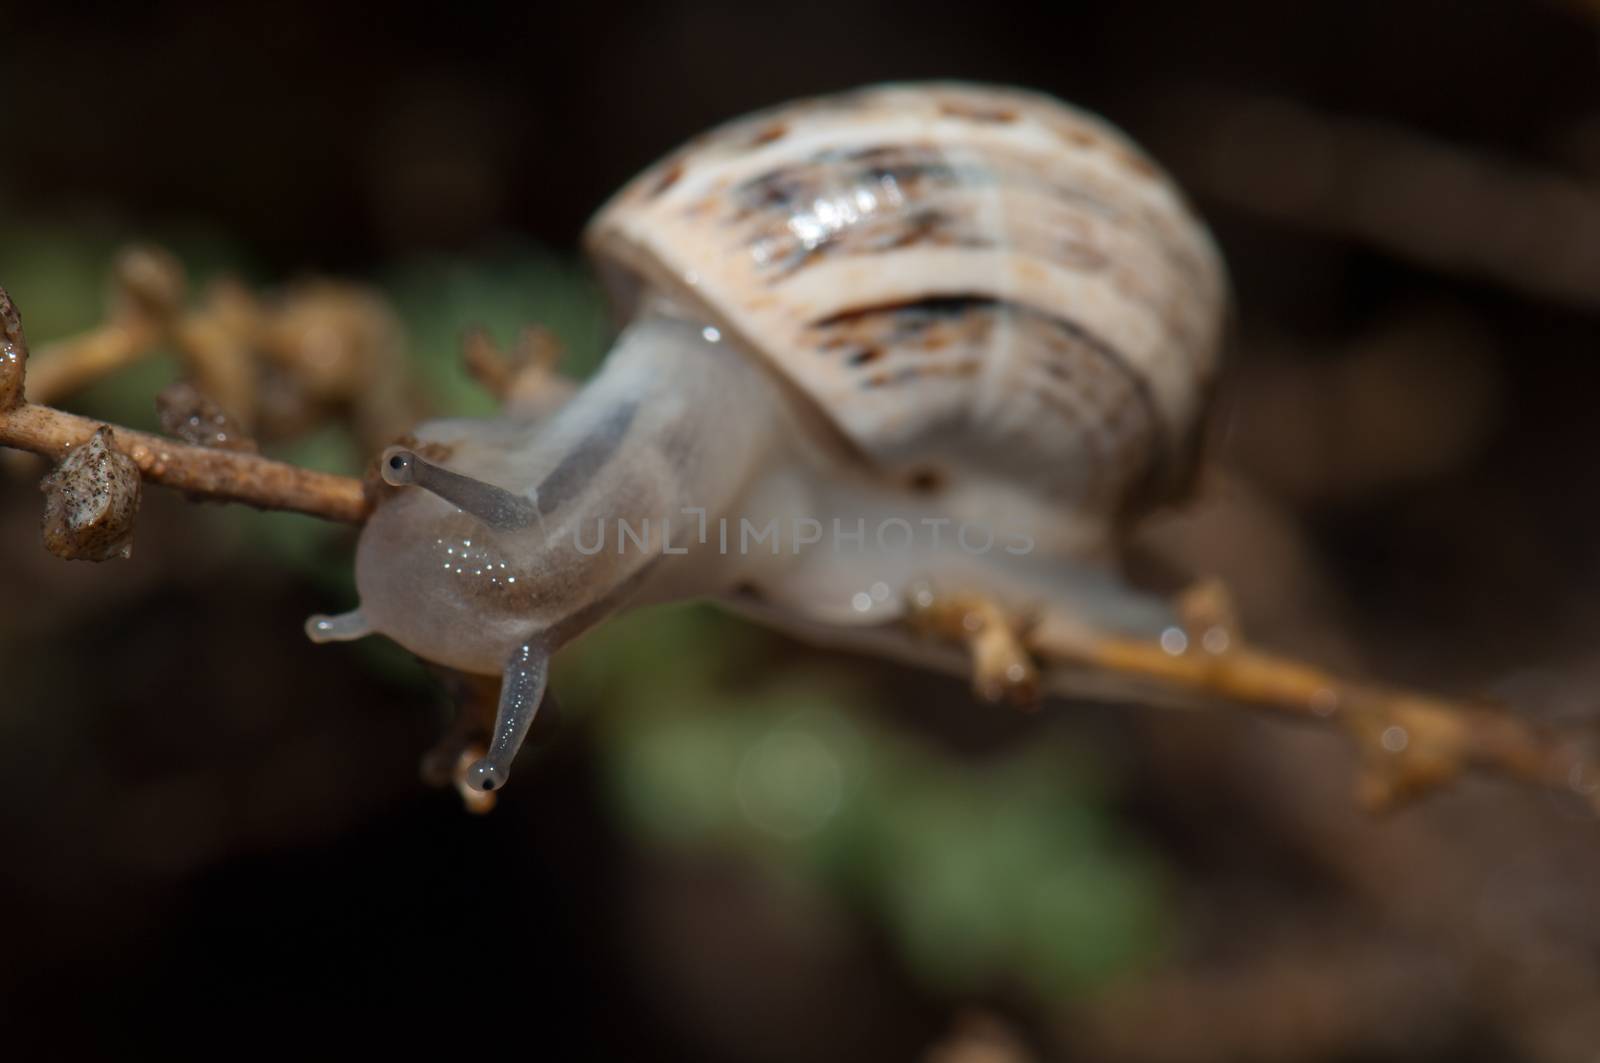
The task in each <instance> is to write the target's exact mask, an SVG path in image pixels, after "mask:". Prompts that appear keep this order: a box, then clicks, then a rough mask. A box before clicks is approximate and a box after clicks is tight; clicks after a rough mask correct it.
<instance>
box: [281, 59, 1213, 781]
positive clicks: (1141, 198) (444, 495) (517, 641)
mask: <svg viewBox="0 0 1600 1063" xmlns="http://www.w3.org/2000/svg"><path fill="white" fill-rule="evenodd" d="M589 243H590V249H591V251H592V253H593V254H594V256H595V257H596V260H597V262H598V264H599V266H600V268H601V272H602V275H603V276H604V277H605V278H606V280H607V282H608V284H609V285H610V287H611V290H612V295H613V299H614V302H615V303H616V304H617V305H618V307H619V309H620V310H621V311H622V312H623V313H624V314H625V315H627V316H628V317H630V318H631V323H630V324H628V325H627V327H626V328H625V329H624V330H623V332H622V334H621V336H620V337H619V339H618V341H617V343H616V345H615V346H614V348H613V350H612V351H611V353H610V355H609V356H608V358H607V360H606V362H605V364H604V366H603V367H602V370H601V371H600V372H599V373H598V374H597V375H596V376H595V377H594V379H593V380H591V381H590V382H589V383H588V384H587V385H586V386H585V387H584V388H583V389H582V390H581V391H579V392H578V393H577V395H576V396H575V397H574V398H572V399H571V400H570V401H569V402H568V403H567V404H566V405H565V406H564V407H562V408H561V409H560V410H559V411H558V412H556V413H555V414H554V415H553V416H549V417H547V418H544V419H543V420H538V421H535V420H530V419H526V418H522V417H519V416H517V415H516V414H515V412H514V411H512V412H508V413H507V415H505V416H503V417H500V418H497V419H494V420H489V421H466V420H447V421H436V422H432V423H429V424H427V425H424V426H422V427H420V428H419V429H418V430H417V431H416V433H415V439H416V443H415V444H414V445H413V446H411V447H409V448H407V449H401V448H391V450H390V451H389V452H387V453H386V454H385V455H384V456H383V459H382V463H381V466H380V467H381V470H382V473H383V476H384V478H385V480H386V481H387V482H388V483H389V484H391V485H392V486H393V487H394V488H395V490H394V491H393V492H392V493H391V494H390V495H389V496H388V497H386V498H385V499H384V500H383V501H382V502H381V503H380V504H379V506H378V507H377V510H376V512H375V513H374V514H373V516H372V518H371V519H370V520H369V522H368V524H367V527H366V529H365V530H364V531H363V533H362V536H361V542H360V545H359V548H358V553H357V560H356V579H357V585H358V588H359V590H360V594H361V607H360V609H358V610H357V611H356V612H353V613H350V614H346V615H344V616H341V617H335V618H313V619H312V620H311V621H310V622H309V623H308V630H309V632H310V633H311V635H312V637H313V638H316V639H319V640H330V639H345V638H356V637H360V636H362V635H365V634H368V633H374V632H376V633H381V634H384V635H387V636H389V637H391V638H393V639H395V640H396V641H397V642H399V643H401V644H402V645H404V646H406V647H407V648H408V649H411V650H412V651H414V652H416V653H417V654H419V655H421V656H423V657H425V658H427V659H429V660H432V661H435V662H437V663H439V664H442V665H446V666H448V667H452V668H456V669H460V670H463V671H468V672H476V673H484V674H501V675H502V676H503V677H504V684H503V687H502V694H501V702H500V707H499V715H498V718H497V720H496V723H495V728H494V733H493V735H492V739H491V746H490V749H489V752H488V755H487V756H486V757H485V758H484V759H483V760H482V761H480V762H479V763H478V764H477V765H476V766H475V767H474V768H473V769H472V771H471V773H470V778H469V782H471V784H472V785H474V786H475V787H478V788H480V789H494V788H498V787H499V786H502V785H503V784H504V782H505V780H506V778H507V776H508V773H509V769H510V763H511V760H512V758H513V757H514V756H515V755H516V752H517V748H518V746H519V745H520V744H521V741H522V737H523V735H524V734H525V733H526V731H527V727H528V723H529V722H530V721H531V719H532V717H533V713H534V712H535V710H536V709H537V707H538V704H539V701H540V698H541V696H542V693H543V688H544V683H545V676H546V672H547V665H548V660H549V657H550V655H551V654H552V653H553V652H555V650H556V649H558V648H559V647H560V646H561V645H562V644H564V643H565V642H567V641H568V640H570V639H571V638H573V637H574V636H576V635H577V634H579V633H581V632H582V631H583V630H585V629H586V628H588V627H589V626H591V625H592V624H594V623H595V622H596V621H598V620H600V619H601V618H602V617H604V616H606V615H608V614H609V613H611V612H614V611H615V610H617V609H619V608H621V607H623V606H624V605H636V604H643V603H647V602H653V601H667V600H677V599H685V598H696V597H709V598H718V599H722V600H725V601H730V602H735V603H745V604H747V605H748V604H752V603H754V604H755V605H756V607H757V609H758V612H759V615H760V616H761V617H762V618H763V619H766V620H769V621H772V622H777V623H789V622H792V623H793V626H795V627H797V628H805V629H811V630H817V629H820V630H825V631H830V632H848V631H852V630H857V631H866V630H869V628H872V627H876V626H879V625H882V624H883V623H884V622H886V621H889V620H892V619H894V618H896V617H897V616H898V615H899V613H900V611H901V609H902V603H903V602H904V601H905V598H906V595H907V592H908V589H909V588H911V587H912V586H914V585H921V584H928V585H932V586H933V587H935V588H937V589H938V591H939V592H940V593H952V594H956V593H959V594H974V595H981V596H982V597H984V598H986V599H989V600H993V601H995V602H996V603H998V604H1001V605H1003V606H1005V607H1008V608H1011V609H1019V610H1020V609H1027V608H1031V607H1034V606H1037V605H1039V604H1042V603H1048V604H1049V605H1050V606H1051V607H1052V608H1053V609H1055V610H1057V611H1059V612H1062V613H1064V614H1065V615H1069V616H1073V617H1075V618H1077V619H1079V620H1080V621H1081V622H1082V623H1084V624H1085V625H1087V626H1091V627H1094V628H1097V629H1102V630H1104V629H1111V630H1120V631H1125V632H1132V633H1140V634H1153V633H1154V632H1156V631H1159V630H1160V628H1161V627H1163V626H1164V625H1166V624H1168V623H1170V622H1171V612H1170V610H1169V609H1168V607H1167V606H1166V604H1165V603H1163V602H1161V601H1159V600H1156V599H1153V598H1148V597H1145V596H1142V595H1140V594H1138V593H1136V592H1134V591H1132V590H1130V589H1128V588H1127V587H1126V586H1124V584H1123V583H1122V582H1121V581H1120V580H1119V578H1118V576H1117V574H1116V571H1115V568H1114V562H1115V555H1116V549H1115V547H1116V540H1117V535H1118V528H1119V527H1120V526H1121V525H1122V524H1123V523H1124V522H1126V520H1128V519H1130V517H1131V516H1132V515H1134V514H1136V513H1137V512H1138V511H1140V510H1142V509H1143V508H1145V507H1147V506H1149V505H1150V504H1152V503H1153V502H1157V501H1160V500H1162V499H1163V498H1164V497H1166V496H1168V495H1170V494H1171V493H1172V492H1173V490H1174V489H1175V487H1176V485H1178V484H1179V483H1181V482H1182V480H1183V478H1184V471H1185V469H1186V468H1187V466H1188V465H1189V464H1190V463H1191V462H1192V460H1193V442H1192V441H1193V438H1194V434H1195V426H1196V423H1197V421H1198V419H1199V416H1200V414H1201V412H1202V408H1203V400H1204V395H1205V392H1206V391H1207V389H1208V384H1209V381H1210V378H1211V376H1212V374H1213V371H1214V366H1215V361H1216V350H1217V344H1218V334H1219V332H1220V322H1221V316H1222V306H1223V302H1224V298H1225V283H1224V278H1223V273H1222V268H1221V264H1220V261H1219V259H1218V257H1217V255H1216V252H1215V250H1214V248H1213V247H1212V245H1211V242H1210V239H1209V237H1208V236H1207V235H1206V233H1205V230H1204V228H1203V226H1201V224H1200V223H1199V222H1198V221H1197V220H1196V219H1195V218H1194V217H1193V215H1192V214H1191V213H1190V212H1189V211H1188V209H1187V207H1186V206H1185V205H1184V203H1183V201H1182V199H1181V197H1180V196H1179V195H1178V193H1177V192H1176V190H1175V189H1174V188H1173V187H1172V185H1171V184H1170V182H1169V181H1168V180H1167V179H1166V178H1165V177H1164V176H1163V175H1162V174H1161V173H1160V172H1159V171H1158V170H1157V169H1156V168H1155V167H1154V166H1153V164H1151V163H1150V162H1149V161H1148V160H1147V159H1145V157H1144V156H1143V155H1142V154H1140V153H1139V152H1138V150H1137V149H1136V148H1134V147H1133V146H1132V145H1131V144H1129V143H1128V142H1127V141H1126V140H1125V139H1124V138H1123V137H1122V136H1121V135H1120V134H1118V133H1117V132H1116V131H1114V130H1112V129H1111V128H1110V127H1108V126H1106V125H1104V124H1103V123H1101V122H1099V121H1098V120H1096V119H1093V118H1092V117H1090V116H1087V115H1084V114H1082V113H1081V112H1078V111H1075V110H1073V109H1071V108H1069V107H1066V106H1065V105H1063V104H1060V103H1058V102H1056V101H1053V100H1049V99H1047V98H1045V97H1041V96H1037V95H1034V94H1031V93H1026V92H1021V91H1017V90H1007V89H993V88H984V87H978V86H963V85H949V84H936V85H906V86H886V87H882V88H877V89H869V90H863V91H861V92H857V93H852V94H848V95H845V96H840V97H831V98H827V99H823V100H817V101H808V102H805V103H801V104H795V105H792V106H790V107H788V108H783V109H780V110H777V111H773V112H769V113H767V114H764V115H758V116H755V117H753V118H749V119H745V120H743V121H741V122H735V123H732V124H730V125H728V126H725V127H723V128H722V129H720V130H717V131H715V132H714V133H712V134H710V135H709V136H707V137H705V138H701V139H700V140H698V141H696V142H694V143H693V144H691V145H690V146H688V147H687V148H685V149H684V150H683V151H681V152H679V153H678V154H676V155H674V156H671V157H669V158H668V159H666V160H663V161H662V162H661V163H660V164H658V165H657V166H656V167H654V168H652V169H651V170H649V171H647V172H646V173H644V174H642V175H641V176H640V177H639V178H638V179H636V180H635V181H634V182H632V183H631V184H630V185H629V186H628V187H627V188H625V189H624V190H623V191H622V192H621V193H619V194H618V196H617V197H616V198H615V199H614V200H613V201H612V202H611V203H610V204H609V205H608V206H607V207H606V208H605V209H604V210H602V212H601V213H600V214H599V215H598V216H597V217H596V220H595V222H594V223H593V224H592V226H591V229H590V233H589ZM769 529H775V532H776V536H775V540H774V538H772V537H767V536H771V535H772V531H770V530H769ZM762 533H766V536H763V534H762ZM752 535H754V536H755V538H754V539H752Z"/></svg>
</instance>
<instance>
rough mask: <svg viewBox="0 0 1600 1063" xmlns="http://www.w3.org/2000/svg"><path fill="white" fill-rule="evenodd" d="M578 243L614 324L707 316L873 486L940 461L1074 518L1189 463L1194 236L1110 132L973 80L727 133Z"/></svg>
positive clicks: (631, 193) (1195, 371)
mask: <svg viewBox="0 0 1600 1063" xmlns="http://www.w3.org/2000/svg"><path fill="white" fill-rule="evenodd" d="M588 242H589V246H590V249H591V251H592V252H593V254H594V256H595V258H596V259H597V261H598V262H599V264H600V267H601V271H602V275H603V276H604V277H605V279H606V280H607V283H608V285H609V286H610V288H611V291H612V295H613V298H614V300H615V301H616V302H617V303H618V304H619V308H620V309H621V310H622V311H623V312H624V313H631V312H632V310H633V308H634V306H635V305H636V302H637V300H638V299H639V298H640V297H641V295H642V293H645V292H649V291H659V292H663V293H666V294H667V295H669V296H670V297H671V298H672V299H674V300H675V301H677V302H678V303H680V304H682V305H685V306H687V307H689V308H690V309H691V310H693V311H695V312H698V313H702V314H704V315H705V316H706V317H707V318H708V319H709V320H711V321H713V322H714V323H716V324H717V325H718V327H720V328H722V329H723V330H724V331H725V332H728V333H729V334H730V336H731V337H732V338H733V339H735V340H736V341H738V342H740V343H742V344H744V345H745V346H746V347H747V348H749V349H750V350H752V351H754V352H756V353H758V354H760V355H761V356H763V357H766V358H767V359H769V360H770V361H771V363H772V364H773V365H774V366H776V367H777V368H778V369H779V370H780V371H781V372H782V373H783V374H784V375H785V376H786V377H787V378H788V379H789V380H790V381H791V382H793V383H794V384H796V385H797V386H798V387H799V388H800V390H801V391H803V392H804V393H806V394H808V395H810V396H811V397H812V398H813V399H815V400H816V402H817V403H818V405H819V406H820V408H821V409H822V410H823V411H824V412H825V413H826V414H827V415H828V416H829V417H830V418H832V420H833V421H834V422H835V423H836V424H837V425H838V426H839V427H840V428H841V429H843V431H844V432H845V433H846V434H847V435H848V436H849V437H850V438H851V439H852V440H853V441H854V442H855V443H856V445H857V446H858V447H859V448H860V449H861V450H862V451H863V452H864V453H865V454H866V455H867V456H868V457H869V458H870V459H872V460H873V461H874V462H876V463H878V464H879V465H880V466H882V468H883V469H884V470H885V471H889V472H896V471H904V470H907V469H913V468H915V467H917V466H918V465H919V464H923V463H926V461H927V460H928V459H929V458H930V457H934V458H938V459H940V460H941V461H942V462H943V463H945V464H947V465H949V466H950V467H953V468H955V469H956V470H958V471H966V472H972V473H981V474H983V475H986V476H998V477H1000V478H1003V479H1006V480H1010V481H1012V482H1015V483H1017V484H1019V485H1020V486H1022V487H1024V488H1026V489H1027V490H1029V491H1032V492H1034V493H1036V494H1038V495H1040V496H1041V497H1042V501H1044V502H1046V504H1048V505H1052V506H1061V507H1072V508H1076V509H1079V510H1090V511H1104V512H1110V511H1113V510H1116V509H1118V508H1120V507H1122V506H1124V505H1125V504H1126V503H1127V500H1128V497H1129V496H1130V494H1132V493H1134V492H1140V493H1149V492H1150V491H1151V490H1152V488H1153V487H1154V488H1156V489H1158V490H1159V487H1160V483H1161V481H1163V480H1164V479H1167V478H1170V477H1171V476H1172V475H1174V474H1175V470H1178V469H1180V468H1181V467H1183V466H1184V465H1185V464H1186V460H1185V459H1186V454H1185V449H1186V448H1187V447H1188V446H1190V440H1191V438H1192V434H1193V433H1192V431H1191V429H1192V427H1193V424H1194V422H1195V421H1196V419H1197V418H1198V416H1199V413H1200V406H1201V402H1202V399H1203V396H1204V393H1205V391H1206V387H1207V384H1208V382H1209V380H1210V378H1211V377H1212V375H1213V374H1214V371H1215V367H1216V361H1217V356H1218V345H1219V337H1220V331H1221V319H1222V315H1223V307H1224V303H1225V300H1226V281H1225V277H1224V273H1223V268H1222V264H1221V261H1220V258H1219V256H1218V254H1217V252H1216V250H1215V248H1214V246H1213V245H1212V243H1211V240H1210V237H1209V235H1208V234H1207V233H1206V231H1205V229H1204V227H1203V226H1202V225H1201V223H1200V222H1199V221H1198V220H1197V219H1196V218H1195V217H1194V215H1193V214H1192V213H1191V212H1190V211H1189V209H1188V207H1187V206H1186V204H1185V203H1184V202H1183V200H1182V197H1181V195H1180V194H1179V193H1178V192H1177V190H1176V189H1175V188H1174V187H1173V185H1172V183H1171V182H1170V181H1169V180H1168V179H1167V178H1166V177H1165V175H1163V174H1162V173H1161V172H1160V171H1159V170H1158V169H1157V168H1156V167H1155V166H1154V165H1153V164H1152V163H1151V162H1150V161H1149V160H1148V159H1147V158H1146V157H1145V156H1144V155H1143V154H1142V153H1141V152H1140V151H1139V150H1138V149H1137V148H1136V147H1134V146H1133V145H1132V144H1131V143H1130V142H1129V141H1128V140H1127V139H1126V138H1125V137H1124V136H1123V135H1122V134H1120V133H1119V132H1117V131H1116V130H1114V129H1112V128H1111V127H1110V126H1108V125H1106V124H1105V123H1103V122H1101V121H1099V120H1098V119H1096V118H1093V117H1092V116H1090V115H1087V114H1085V113H1083V112H1080V111H1077V110H1075V109H1073V108H1071V107H1068V106H1067V105H1065V104H1062V103H1060V102H1058V101H1056V100H1053V99H1050V98H1048V97H1045V96H1040V95H1037V94H1033V93H1028V92H1023V91H1019V90H1014V89H999V88H989V87H983V86H970V85H959V84H926V85H889V86H883V87H878V88H872V89H865V90H859V91H857V92H852V93H846V94H842V95H839V96H832V97H824V98H822V99H818V100H812V101H805V102H802V103H798V104H793V105H789V106H786V107H783V108H779V109H776V110H773V111H769V112H765V113H763V114H758V115H755V116H752V117H749V118H745V119H742V120H739V121H735V122H732V123H729V124H727V125H725V126H722V127H720V128H718V129H716V130H713V131H712V132H710V133H708V134H706V135H704V136H702V137H700V138H698V139H696V140H695V141H692V142H690V143H689V144H688V145H686V146H685V147H684V148H683V149H681V150H680V151H679V152H677V153H675V154H674V155H671V156H669V157H668V158H666V159H664V160H662V161H661V162H659V163H658V164H656V165H655V166H654V167H652V168H651V169H649V170H647V171H646V172H645V173H643V174H641V175H640V176H639V177H638V178H636V179H635V180H634V181H633V182H631V183H630V184H629V185H628V186H627V187H625V188H624V189H623V190H622V191H621V192H620V193H619V194H618V195H617V196H616V198H615V199H613V200H612V201H611V203H609V204H608V205H607V206H606V207H605V208H604V209H603V210H602V211H601V212H600V213H599V214H598V215H597V216H596V218H595V220H594V222H593V223H592V224H591V227H590V230H589V233H588ZM958 474H959V472H958Z"/></svg>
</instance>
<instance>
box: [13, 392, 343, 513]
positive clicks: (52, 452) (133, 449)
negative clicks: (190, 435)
mask: <svg viewBox="0 0 1600 1063" xmlns="http://www.w3.org/2000/svg"><path fill="white" fill-rule="evenodd" d="M102 426H105V427H109V428H110V429H111V434H112V438H113V439H114V440H115V442H116V446H117V449H118V450H120V451H121V452H122V453H124V454H126V455H127V456H128V457H130V458H132V459H133V462H134V464H136V465H138V466H139V472H140V474H141V475H142V476H143V477H144V478H145V479H146V480H148V481H149V482H151V483H157V484H161V485H162V486H163V487H173V488H176V489H178V490H180V491H183V492H186V493H187V494H191V495H196V496H198V497H200V498H206V499H211V500H213V501H218V502H243V503H244V504H245V505H248V506H255V507H256V508H257V509H287V510H293V511H294V512H296V513H305V514H308V515H309V516H313V517H322V518H323V519H325V520H336V521H342V522H344V523H346V524H360V523H361V522H362V521H364V520H366V518H367V512H368V510H369V508H370V507H369V505H368V502H367V498H366V495H365V493H364V490H363V487H362V484H361V481H360V480H358V479H356V478H355V477H353V476H337V475H335V474H333V473H326V472H316V471H314V470H312V469H302V468H301V467H300V466H298V465H290V464H288V463H287V462H282V461H273V460H271V459H270V458H262V457H258V456H257V455H254V454H245V453H241V452H239V451H233V450H212V449H210V448H207V447H194V446H190V445H188V444H187V443H178V442H174V441H173V440H171V439H167V438H165V437H163V436H158V435H151V434H150V433H148V432H135V431H133V430H132V429H128V428H119V427H118V426H116V425H105V422H103V421H96V420H93V419H91V418H88V417H79V416H78V415H77V414H71V413H63V412H62V411H60V410H56V409H52V408H51V407H49V406H36V405H33V404H32V403H24V404H23V405H21V406H19V407H17V408H16V409H13V410H9V411H7V412H5V413H0V446H5V447H14V448H16V449H17V450H31V451H33V452H34V453H35V454H43V455H45V456H46V457H49V458H53V459H56V460H60V459H61V458H63V457H65V456H66V455H67V454H68V453H69V452H70V451H71V450H72V448H74V447H77V446H81V445H82V444H84V443H87V442H88V441H89V439H90V438H91V437H92V436H93V435H94V434H95V432H96V431H97V430H98V429H99V428H101V427H102Z"/></svg>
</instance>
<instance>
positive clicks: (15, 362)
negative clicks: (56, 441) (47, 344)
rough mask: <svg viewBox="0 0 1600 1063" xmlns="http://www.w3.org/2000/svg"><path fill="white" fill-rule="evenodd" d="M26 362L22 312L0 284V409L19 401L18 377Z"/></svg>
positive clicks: (7, 407) (20, 384)
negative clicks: (18, 311) (19, 311)
mask: <svg viewBox="0 0 1600 1063" xmlns="http://www.w3.org/2000/svg"><path fill="white" fill-rule="evenodd" d="M27 364H28V341H27V340H26V339H25V338H24V337H23V335H22V315H21V314H19V313H17V308H16V307H15V306H14V305H13V304H12V302H11V296H9V295H7V294H6V290H5V289H4V288H0V410H9V409H11V408H12V407H13V406H16V405H18V404H20V403H21V402H22V377H23V373H24V371H25V370H26V368H27Z"/></svg>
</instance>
